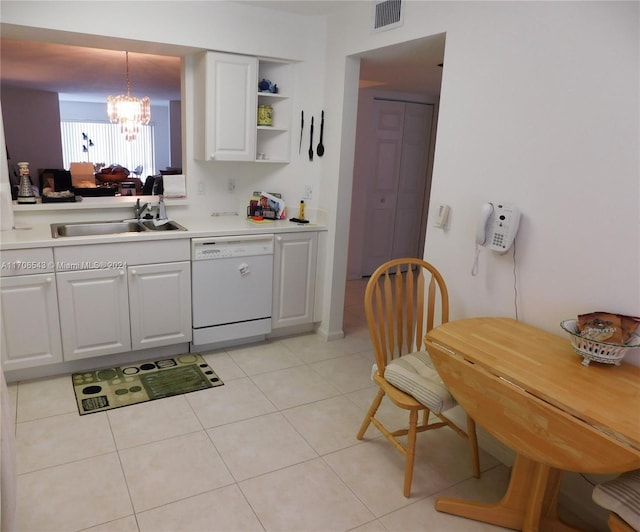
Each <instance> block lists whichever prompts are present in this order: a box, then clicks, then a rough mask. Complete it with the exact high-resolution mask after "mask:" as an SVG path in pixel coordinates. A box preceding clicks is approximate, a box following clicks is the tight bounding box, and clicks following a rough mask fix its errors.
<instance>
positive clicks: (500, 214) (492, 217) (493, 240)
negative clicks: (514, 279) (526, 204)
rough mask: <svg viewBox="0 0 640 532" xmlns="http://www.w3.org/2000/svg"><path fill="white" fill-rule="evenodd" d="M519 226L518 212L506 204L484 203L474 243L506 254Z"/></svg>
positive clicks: (515, 208)
mask: <svg viewBox="0 0 640 532" xmlns="http://www.w3.org/2000/svg"><path fill="white" fill-rule="evenodd" d="M518 225H520V210H519V209H518V208H517V207H516V206H515V205H511V204H508V203H497V204H493V203H485V204H484V205H483V206H482V212H481V214H480V219H479V220H478V227H477V229H476V243H477V244H479V245H481V246H484V247H487V248H489V249H492V250H493V251H497V252H498V253H506V252H507V251H508V250H509V248H510V247H511V246H512V244H513V241H514V239H515V238H516V233H517V232H518Z"/></svg>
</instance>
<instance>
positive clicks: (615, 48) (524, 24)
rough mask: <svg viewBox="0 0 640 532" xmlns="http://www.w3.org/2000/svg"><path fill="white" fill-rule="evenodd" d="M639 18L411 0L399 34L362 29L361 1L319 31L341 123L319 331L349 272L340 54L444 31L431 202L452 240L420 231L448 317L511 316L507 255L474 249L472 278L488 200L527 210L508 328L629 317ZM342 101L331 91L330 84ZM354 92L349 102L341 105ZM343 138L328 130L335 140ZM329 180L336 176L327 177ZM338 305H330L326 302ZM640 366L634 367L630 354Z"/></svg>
mask: <svg viewBox="0 0 640 532" xmlns="http://www.w3.org/2000/svg"><path fill="white" fill-rule="evenodd" d="M638 8H639V5H638V4H637V3H635V2H495V3H493V2H407V3H406V11H405V15H404V26H403V27H401V28H398V29H395V30H390V31H386V32H382V33H375V34H374V33H372V32H371V31H370V30H369V25H370V12H369V9H370V4H369V3H367V2H362V3H356V5H355V6H352V7H351V8H350V9H349V11H348V12H343V13H341V14H340V16H339V17H335V18H332V19H330V21H329V24H328V31H329V33H330V34H331V35H332V38H331V40H330V41H329V42H328V54H327V77H326V79H327V80H330V83H329V82H328V83H327V91H326V93H327V103H326V106H327V109H328V110H329V112H330V113H331V114H332V115H336V114H339V115H342V116H343V128H342V132H341V138H340V139H339V140H340V146H341V157H340V158H332V159H331V161H330V163H331V164H330V165H329V166H328V167H327V168H326V172H325V176H324V179H323V183H327V186H326V187H323V197H322V201H323V205H322V206H323V207H326V208H327V209H329V207H330V206H331V205H337V207H335V209H336V212H337V216H336V227H335V241H336V248H335V254H332V256H331V257H329V260H328V265H327V274H328V275H329V276H330V277H331V276H332V277H333V280H334V283H333V286H332V290H331V291H327V296H326V300H325V309H328V308H332V314H331V316H328V317H327V319H328V320H329V321H330V323H331V325H330V329H335V328H336V327H337V326H338V323H339V322H341V320H342V315H341V314H340V315H338V310H339V308H338V305H337V302H338V301H339V300H341V298H342V297H343V293H344V287H343V286H341V285H340V282H339V281H340V278H344V276H345V275H346V271H345V270H346V249H347V242H346V241H345V239H344V238H343V237H342V234H343V233H344V229H345V228H346V227H347V225H346V224H348V218H346V219H345V218H344V217H341V215H340V213H341V211H343V210H347V211H348V208H349V204H350V199H351V198H350V188H349V186H348V184H350V181H351V173H352V168H353V152H354V139H355V121H353V119H352V116H353V113H354V109H355V108H356V98H355V94H354V91H353V90H349V87H348V86H349V84H350V83H353V81H349V78H353V77H354V72H357V61H355V60H352V59H347V58H348V56H351V55H355V54H358V53H361V52H363V51H366V50H370V49H375V48H378V47H381V46H386V45H390V44H395V43H397V42H401V41H404V40H409V39H414V38H419V37H423V36H428V35H433V34H437V33H441V32H446V49H445V60H444V72H443V82H442V94H441V101H440V116H439V122H438V128H439V129H438V136H437V141H436V153H435V163H434V176H433V185H432V190H431V212H432V213H433V212H434V210H436V211H437V209H434V208H433V207H434V205H435V206H437V205H438V204H439V203H447V204H449V205H451V209H452V210H451V219H450V226H449V229H448V230H447V231H442V230H439V229H436V228H434V227H432V223H429V226H428V232H427V238H426V246H425V248H426V252H425V256H426V258H427V260H429V261H431V262H432V263H433V264H434V265H436V267H438V268H439V269H440V270H441V271H442V273H443V275H444V277H445V279H446V280H447V283H448V285H449V288H450V296H451V308H452V318H453V319H456V318H463V317H468V316H479V315H487V316H492V315H497V316H503V315H504V316H513V314H514V297H515V296H514V288H513V285H514V278H513V273H512V270H513V263H512V255H511V254H508V255H505V256H499V255H497V254H493V253H489V252H486V251H483V253H482V255H481V266H480V268H481V269H480V274H479V275H478V276H477V277H472V276H471V274H470V271H471V266H472V262H473V257H474V243H473V241H474V231H475V224H476V218H477V216H478V214H479V209H480V206H481V204H482V203H483V202H486V201H491V200H494V201H511V202H515V203H516V204H518V205H519V206H520V208H521V209H522V211H523V214H524V216H523V221H522V227H521V229H520V233H519V235H518V240H517V268H516V269H517V302H518V311H519V318H520V319H522V320H524V321H526V322H529V323H531V324H533V325H537V326H539V327H542V328H544V329H547V330H549V331H551V332H554V333H557V334H562V331H561V330H560V328H559V325H558V324H559V322H560V321H561V320H562V319H565V318H571V317H574V316H576V315H577V314H578V313H582V312H588V311H594V310H608V311H612V312H620V313H627V314H632V315H640V219H639V209H638V205H639V199H640V180H639V131H638V114H639V102H638V99H639V98H638V96H639V94H640V87H639V83H638V59H639V58H638V19H639V16H638ZM345 84H346V85H347V89H346V90H345V91H340V90H334V91H329V90H328V88H329V85H331V86H334V87H336V86H337V87H341V86H344V85H345ZM347 92H348V93H349V94H345V93H347ZM335 134H340V132H339V131H337V132H334V135H335ZM332 176H339V179H333V180H332V181H331V182H329V180H330V178H331V177H332ZM332 305H333V306H332ZM631 359H632V360H633V361H635V362H636V363H640V355H638V354H635V355H634V356H633V357H631Z"/></svg>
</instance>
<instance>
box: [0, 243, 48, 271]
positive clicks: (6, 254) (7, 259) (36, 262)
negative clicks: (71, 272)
mask: <svg viewBox="0 0 640 532" xmlns="http://www.w3.org/2000/svg"><path fill="white" fill-rule="evenodd" d="M1 266H2V267H1V268H0V277H12V276H14V275H31V274H36V273H51V272H53V271H54V263H53V250H52V248H37V249H10V250H7V251H3V252H2V264H1Z"/></svg>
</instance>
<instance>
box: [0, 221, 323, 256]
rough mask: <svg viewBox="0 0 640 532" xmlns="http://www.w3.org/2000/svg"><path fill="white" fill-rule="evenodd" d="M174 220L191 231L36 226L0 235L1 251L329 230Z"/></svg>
mask: <svg viewBox="0 0 640 532" xmlns="http://www.w3.org/2000/svg"><path fill="white" fill-rule="evenodd" d="M172 220H173V221H175V222H177V223H179V224H180V225H182V226H183V227H186V228H187V231H156V232H154V231H147V232H143V233H122V234H115V235H99V236H74V237H62V238H53V237H52V236H51V227H50V224H48V223H40V224H33V225H32V226H30V227H24V228H16V229H12V230H9V231H0V250H2V251H6V250H10V249H27V248H40V247H58V246H77V245H85V244H102V243H110V242H136V241H140V240H172V239H180V238H197V237H208V236H225V235H250V234H261V233H298V232H301V231H326V230H327V227H326V226H325V225H320V224H314V223H313V222H310V223H308V224H298V223H294V222H290V221H289V220H273V221H271V220H269V221H262V222H254V221H251V220H248V219H247V218H245V217H243V216H178V217H176V218H172Z"/></svg>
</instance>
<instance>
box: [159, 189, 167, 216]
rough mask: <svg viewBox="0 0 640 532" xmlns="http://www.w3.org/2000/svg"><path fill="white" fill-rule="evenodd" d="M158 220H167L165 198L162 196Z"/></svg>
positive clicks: (160, 197)
mask: <svg viewBox="0 0 640 532" xmlns="http://www.w3.org/2000/svg"><path fill="white" fill-rule="evenodd" d="M156 219H158V220H166V219H167V208H166V207H165V204H164V196H163V195H162V194H160V196H158V214H156Z"/></svg>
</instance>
